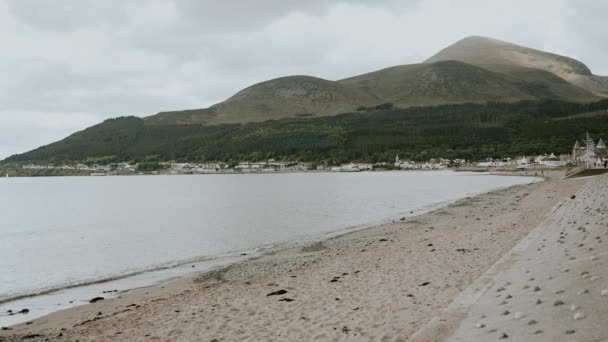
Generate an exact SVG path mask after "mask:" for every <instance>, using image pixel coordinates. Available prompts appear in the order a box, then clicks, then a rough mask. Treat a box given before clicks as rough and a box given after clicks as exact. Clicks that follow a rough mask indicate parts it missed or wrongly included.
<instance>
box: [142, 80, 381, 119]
mask: <svg viewBox="0 0 608 342" xmlns="http://www.w3.org/2000/svg"><path fill="white" fill-rule="evenodd" d="M376 102H377V101H376V100H375V99H374V98H373V97H372V96H370V95H369V94H368V93H366V92H363V91H361V90H359V89H357V88H354V87H351V86H349V85H346V84H341V83H338V82H333V81H328V80H324V79H321V78H316V77H311V76H288V77H282V78H277V79H274V80H270V81H266V82H262V83H258V84H255V85H253V86H251V87H248V88H245V89H243V90H241V91H239V92H238V93H236V94H235V95H234V96H232V97H230V98H229V99H227V100H226V101H223V102H221V103H218V104H216V105H214V106H211V107H210V108H207V109H201V110H188V111H177V112H165V113H159V114H157V115H154V116H151V117H148V118H146V122H147V123H149V124H167V123H175V124H185V123H207V124H221V123H239V122H256V121H265V120H272V119H280V118H284V117H312V116H325V115H335V114H337V113H345V112H349V111H353V110H355V108H357V107H358V106H361V105H373V104H375V103H376Z"/></svg>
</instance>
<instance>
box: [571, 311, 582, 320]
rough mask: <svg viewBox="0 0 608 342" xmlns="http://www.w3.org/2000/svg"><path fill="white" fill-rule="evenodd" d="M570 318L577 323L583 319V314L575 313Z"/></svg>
mask: <svg viewBox="0 0 608 342" xmlns="http://www.w3.org/2000/svg"><path fill="white" fill-rule="evenodd" d="M572 318H574V320H575V321H578V320H579V319H583V318H585V314H584V313H582V312H577V313H575V314H574V316H573V317H572Z"/></svg>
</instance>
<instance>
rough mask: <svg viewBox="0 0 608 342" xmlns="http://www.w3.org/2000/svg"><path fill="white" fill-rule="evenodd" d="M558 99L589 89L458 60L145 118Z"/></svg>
mask: <svg viewBox="0 0 608 342" xmlns="http://www.w3.org/2000/svg"><path fill="white" fill-rule="evenodd" d="M544 99H561V100H565V101H580V102H586V101H593V100H594V99H595V97H594V96H593V95H592V94H591V93H590V92H588V91H586V90H584V89H582V88H579V87H577V86H574V85H573V84H571V83H568V82H566V81H564V80H563V79H561V78H559V77H557V76H555V75H554V74H552V73H550V72H547V71H544V70H541V69H531V68H523V67H517V66H504V65H497V66H489V65H485V66H483V67H480V66H476V65H471V64H467V63H463V62H458V61H440V62H437V63H432V64H411V65H401V66H395V67H391V68H387V69H382V70H379V71H375V72H371V73H368V74H364V75H360V76H355V77H352V78H348V79H344V80H340V81H337V82H334V81H328V80H324V79H320V78H316V77H310V76H289V77H282V78H278V79H274V80H270V81H266V82H262V83H258V84H255V85H253V86H251V87H248V88H245V89H243V90H241V91H240V92H238V93H237V94H235V95H234V96H232V97H230V98H229V99H227V100H226V101H223V102H220V103H218V104H216V105H213V106H211V107H209V108H205V109H195V110H185V111H174V112H163V113H159V114H156V115H153V116H150V117H147V118H146V119H145V120H146V124H154V125H164V124H193V123H204V124H210V125H214V124H224V123H245V122H259V121H266V120H276V119H281V118H294V117H315V116H327V115H336V114H339V113H346V112H349V111H354V110H355V109H356V108H358V107H360V106H375V105H379V104H382V103H387V102H390V103H393V104H394V105H396V106H398V107H402V108H405V107H411V106H429V105H440V104H450V103H451V104H456V103H485V102H515V101H522V100H544Z"/></svg>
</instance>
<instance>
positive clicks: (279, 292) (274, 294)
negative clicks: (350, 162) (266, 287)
mask: <svg viewBox="0 0 608 342" xmlns="http://www.w3.org/2000/svg"><path fill="white" fill-rule="evenodd" d="M286 293H287V290H278V291H274V292H270V293H269V294H267V295H266V297H269V296H280V295H284V294H286Z"/></svg>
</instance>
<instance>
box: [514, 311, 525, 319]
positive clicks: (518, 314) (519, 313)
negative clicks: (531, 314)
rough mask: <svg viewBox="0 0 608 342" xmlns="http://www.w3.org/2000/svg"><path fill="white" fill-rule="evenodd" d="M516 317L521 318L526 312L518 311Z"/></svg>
mask: <svg viewBox="0 0 608 342" xmlns="http://www.w3.org/2000/svg"><path fill="white" fill-rule="evenodd" d="M514 317H515V319H520V318H522V317H524V313H523V312H520V311H518V312H516V313H515V315H514Z"/></svg>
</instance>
